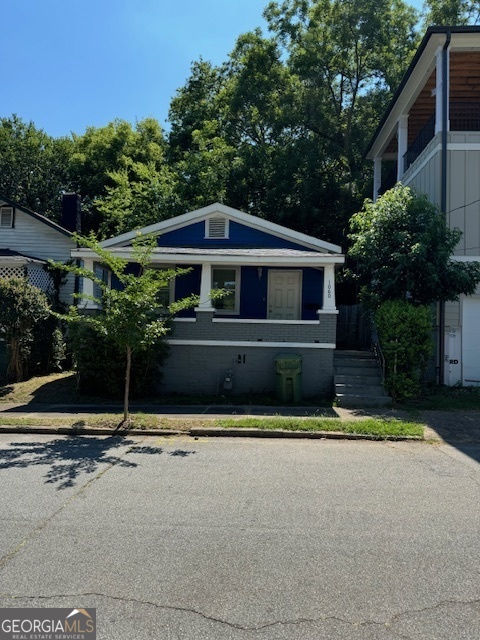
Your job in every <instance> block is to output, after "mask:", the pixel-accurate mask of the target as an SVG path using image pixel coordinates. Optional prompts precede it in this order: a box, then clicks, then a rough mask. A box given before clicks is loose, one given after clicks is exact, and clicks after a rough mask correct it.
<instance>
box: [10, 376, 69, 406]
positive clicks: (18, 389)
mask: <svg viewBox="0 0 480 640" xmlns="http://www.w3.org/2000/svg"><path fill="white" fill-rule="evenodd" d="M0 402H15V403H22V404H27V403H30V402H32V403H45V404H53V403H59V404H63V403H70V402H71V403H74V402H78V394H77V390H76V381H75V374H74V373H72V372H71V371H66V372H62V373H52V374H50V375H48V376H38V377H34V378H30V380H25V381H24V382H15V383H12V384H6V385H4V386H2V387H0Z"/></svg>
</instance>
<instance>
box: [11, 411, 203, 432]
mask: <svg viewBox="0 0 480 640" xmlns="http://www.w3.org/2000/svg"><path fill="white" fill-rule="evenodd" d="M130 418H131V422H130V428H131V429H140V430H142V431H148V430H149V429H175V430H177V431H188V430H189V429H190V427H191V426H192V424H191V422H188V421H186V420H174V419H169V418H164V417H162V416H156V415H154V414H144V413H132V414H131V416H130ZM122 420H123V413H102V414H100V415H88V416H85V417H80V418H79V417H78V416H77V417H75V418H72V417H68V418H57V417H51V416H41V415H39V416H36V417H24V416H21V417H20V416H13V415H8V414H6V413H2V414H1V415H0V424H2V425H6V426H16V427H72V428H73V427H76V428H83V427H93V428H104V429H116V428H117V427H118V425H119V424H120V422H121V421H122ZM199 424H201V425H202V426H204V425H205V424H206V423H205V422H202V423H199Z"/></svg>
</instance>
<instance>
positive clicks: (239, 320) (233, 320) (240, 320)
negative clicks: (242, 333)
mask: <svg viewBox="0 0 480 640" xmlns="http://www.w3.org/2000/svg"><path fill="white" fill-rule="evenodd" d="M212 322H231V323H236V324H315V325H318V324H319V321H318V320H263V319H260V318H213V320H212Z"/></svg>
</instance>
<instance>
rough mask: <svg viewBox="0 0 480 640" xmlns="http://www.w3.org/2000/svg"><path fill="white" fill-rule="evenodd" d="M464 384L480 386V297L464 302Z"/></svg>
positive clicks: (473, 297)
mask: <svg viewBox="0 0 480 640" xmlns="http://www.w3.org/2000/svg"><path fill="white" fill-rule="evenodd" d="M462 335H463V339H462V361H463V384H465V385H477V384H480V296H469V297H468V298H464V300H463V330H462Z"/></svg>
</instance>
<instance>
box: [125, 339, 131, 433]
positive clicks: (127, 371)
mask: <svg viewBox="0 0 480 640" xmlns="http://www.w3.org/2000/svg"><path fill="white" fill-rule="evenodd" d="M131 368H132V347H130V346H127V367H126V369H125V394H124V396H123V421H124V422H127V420H128V397H129V393H130V370H131Z"/></svg>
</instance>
